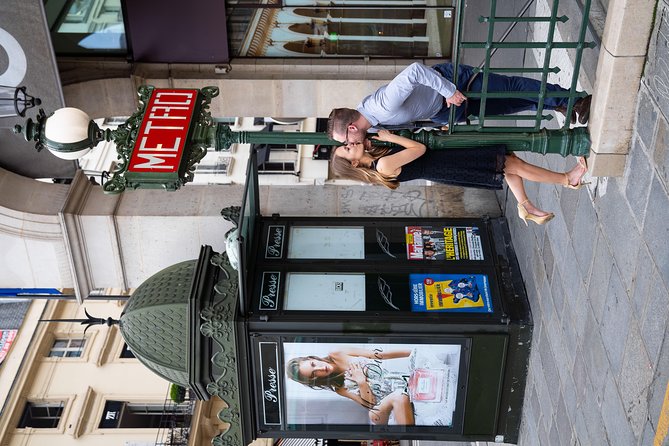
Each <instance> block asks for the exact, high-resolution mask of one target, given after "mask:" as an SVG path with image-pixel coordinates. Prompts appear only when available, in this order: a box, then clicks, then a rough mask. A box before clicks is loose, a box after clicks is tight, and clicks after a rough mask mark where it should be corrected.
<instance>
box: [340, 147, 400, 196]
mask: <svg viewBox="0 0 669 446" xmlns="http://www.w3.org/2000/svg"><path fill="white" fill-rule="evenodd" d="M336 152H337V150H336V149H335V150H334V151H333V152H332V156H331V157H330V171H331V172H332V174H333V175H334V176H335V177H337V178H345V179H347V180H354V181H362V182H364V183H370V184H378V185H381V186H385V187H387V188H388V189H397V187H398V186H399V185H400V183H399V181H397V178H396V177H389V176H386V175H383V174H382V173H380V172H378V171H377V170H376V169H372V168H369V167H363V166H358V167H353V165H352V164H351V162H350V161H349V160H347V159H346V158H342V157H341V156H337V155H336ZM389 152H390V149H389V148H388V147H378V146H372V147H371V148H370V149H369V150H368V151H367V153H368V154H369V155H370V156H371V157H372V158H374V161H376V160H378V159H379V158H381V157H384V156H386V155H387V154H388V153H389Z"/></svg>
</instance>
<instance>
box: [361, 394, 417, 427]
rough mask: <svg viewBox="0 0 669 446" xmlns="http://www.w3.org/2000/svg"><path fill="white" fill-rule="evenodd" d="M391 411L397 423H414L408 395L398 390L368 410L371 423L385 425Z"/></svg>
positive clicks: (405, 424)
mask: <svg viewBox="0 0 669 446" xmlns="http://www.w3.org/2000/svg"><path fill="white" fill-rule="evenodd" d="M391 413H393V414H394V415H395V421H396V422H397V424H399V425H403V426H410V425H413V424H414V423H415V421H414V416H413V406H412V405H411V401H409V395H406V394H404V393H401V392H399V391H396V392H394V393H391V394H390V395H388V396H386V397H385V398H383V399H382V400H381V401H380V402H379V404H378V405H377V406H376V407H374V409H371V410H370V411H369V419H370V421H371V422H372V424H377V425H387V424H388V419H389V418H390V414H391Z"/></svg>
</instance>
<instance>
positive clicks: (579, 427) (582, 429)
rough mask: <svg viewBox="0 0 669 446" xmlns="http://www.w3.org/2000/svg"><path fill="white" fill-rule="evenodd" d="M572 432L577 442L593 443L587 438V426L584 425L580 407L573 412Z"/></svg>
mask: <svg viewBox="0 0 669 446" xmlns="http://www.w3.org/2000/svg"><path fill="white" fill-rule="evenodd" d="M574 418H575V422H574V433H575V434H576V438H577V443H576V444H579V445H587V444H594V443H591V442H590V440H589V437H590V436H589V434H588V428H587V426H586V421H585V415H584V414H583V411H582V409H581V408H578V409H577V410H576V412H575V413H574Z"/></svg>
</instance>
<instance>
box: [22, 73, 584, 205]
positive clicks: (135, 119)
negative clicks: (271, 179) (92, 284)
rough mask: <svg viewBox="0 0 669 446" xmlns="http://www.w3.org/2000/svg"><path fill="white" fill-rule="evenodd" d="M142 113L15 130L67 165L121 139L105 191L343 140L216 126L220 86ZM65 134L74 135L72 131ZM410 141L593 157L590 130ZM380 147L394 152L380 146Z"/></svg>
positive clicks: (147, 89) (144, 93)
mask: <svg viewBox="0 0 669 446" xmlns="http://www.w3.org/2000/svg"><path fill="white" fill-rule="evenodd" d="M138 93H139V103H140V105H139V107H138V109H137V111H135V113H133V115H132V116H131V117H130V118H128V119H127V120H126V121H125V122H124V123H123V124H121V125H120V126H119V127H118V128H117V129H115V130H109V129H106V130H101V129H100V128H99V127H98V126H97V124H95V122H94V121H92V120H91V119H90V118H89V117H88V115H87V114H86V113H84V112H82V111H81V110H78V109H75V108H69V107H66V108H62V109H59V110H56V112H54V113H53V114H51V115H49V116H47V115H46V114H45V113H44V111H43V110H41V109H40V112H39V113H38V115H37V118H36V121H35V122H33V121H32V119H28V120H27V122H26V124H25V125H24V126H23V127H22V126H18V125H17V126H16V127H15V129H14V130H15V132H17V133H23V134H24V136H25V138H26V140H27V141H35V142H36V144H35V147H36V149H37V150H41V149H42V148H47V149H49V151H51V152H52V153H53V154H54V155H56V156H59V157H61V158H64V159H76V158H79V157H81V156H83V155H84V154H85V153H86V152H88V151H89V150H90V149H91V148H93V147H95V145H96V144H97V143H99V142H100V141H103V140H104V141H114V143H115V144H116V151H117V152H118V158H119V160H120V162H119V163H118V167H117V169H116V170H115V171H114V172H112V173H111V178H110V179H109V181H107V182H106V183H105V184H103V190H104V191H105V192H106V193H111V194H115V193H121V192H123V191H124V190H126V189H140V188H141V189H164V190H170V191H172V190H176V189H179V188H180V187H181V186H182V185H184V184H186V183H188V182H190V181H192V180H193V176H194V173H195V169H196V167H197V164H198V163H199V162H200V160H202V158H203V157H204V155H205V154H206V153H207V151H208V150H209V149H210V148H212V147H213V148H214V149H215V150H217V151H220V150H227V149H228V148H229V147H230V146H231V145H232V144H258V145H260V144H277V145H286V144H287V145H298V144H304V145H314V146H319V145H320V146H338V145H341V142H338V141H335V140H333V139H330V138H329V137H328V135H327V134H326V133H319V132H262V131H261V132H258V131H255V132H248V131H233V130H232V129H231V128H230V126H228V125H226V124H222V123H217V122H215V121H214V119H212V117H211V113H210V111H209V105H210V103H211V100H212V99H213V98H215V97H216V96H218V94H219V90H218V88H217V87H204V88H202V89H156V88H154V87H151V86H142V87H139V89H138ZM63 129H65V130H67V131H66V132H65V131H63ZM398 133H399V134H400V135H402V136H405V137H407V138H410V139H413V140H415V141H418V142H421V143H422V144H424V145H425V146H426V147H427V148H428V149H430V150H449V149H462V148H466V149H471V150H476V148H477V147H486V146H491V145H500V144H503V145H505V146H506V147H507V150H509V151H523V152H533V153H539V154H542V155H548V154H557V155H562V156H565V157H566V156H569V155H574V156H583V155H585V156H587V155H588V153H589V149H590V138H589V135H588V132H587V129H586V128H585V127H578V128H575V129H560V130H547V129H542V130H540V131H538V132H521V133H507V132H490V133H488V132H454V133H448V132H444V131H441V130H421V131H418V132H412V131H410V130H399V131H398ZM374 144H376V145H382V146H390V145H391V144H390V143H387V142H380V141H375V142H374Z"/></svg>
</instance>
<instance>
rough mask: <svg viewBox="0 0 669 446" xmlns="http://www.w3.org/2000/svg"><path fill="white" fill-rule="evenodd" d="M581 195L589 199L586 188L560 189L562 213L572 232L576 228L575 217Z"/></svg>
mask: <svg viewBox="0 0 669 446" xmlns="http://www.w3.org/2000/svg"><path fill="white" fill-rule="evenodd" d="M581 197H583V199H584V200H587V199H588V192H587V191H586V190H585V189H581V190H580V191H575V190H571V189H565V188H562V189H561V190H560V213H561V214H562V217H563V218H564V222H565V225H566V226H567V231H568V232H569V233H570V234H571V233H573V230H574V217H575V216H576V208H577V207H578V202H579V200H580V198H581Z"/></svg>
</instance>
